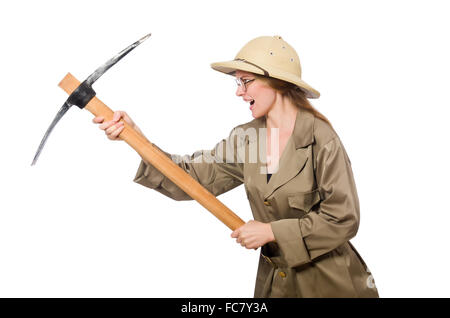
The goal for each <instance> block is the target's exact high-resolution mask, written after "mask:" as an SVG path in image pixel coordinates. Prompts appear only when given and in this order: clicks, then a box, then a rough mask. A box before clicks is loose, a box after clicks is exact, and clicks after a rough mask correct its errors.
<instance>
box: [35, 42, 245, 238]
mask: <svg viewBox="0 0 450 318" xmlns="http://www.w3.org/2000/svg"><path fill="white" fill-rule="evenodd" d="M150 35H151V34H147V35H146V36H144V37H143V38H141V39H139V40H138V41H136V42H134V43H133V44H131V45H130V46H128V47H127V48H125V49H124V50H122V51H121V52H119V53H118V54H117V55H116V56H114V57H113V58H111V59H110V60H108V61H107V62H106V63H105V64H103V65H102V66H100V67H99V68H97V69H96V70H95V71H94V73H92V74H91V75H89V76H88V78H87V79H86V80H85V81H83V82H82V83H80V82H79V81H78V80H77V79H76V78H75V77H74V76H73V75H72V74H70V73H68V74H67V75H66V76H65V77H64V78H63V79H62V81H61V82H60V83H59V84H58V85H59V87H61V88H62V89H63V90H64V91H65V92H66V93H68V94H70V96H69V98H68V99H67V100H66V101H65V102H64V104H63V106H62V107H61V109H60V110H59V111H58V113H57V114H56V117H55V119H53V121H52V123H51V124H50V127H49V128H48V129H47V131H46V133H45V135H44V137H43V138H42V141H41V143H40V145H39V147H38V150H37V152H36V155H35V156H34V159H33V162H32V164H31V165H34V164H35V163H36V161H37V159H38V157H39V154H40V153H41V150H42V148H43V147H44V145H45V142H46V141H47V138H48V136H49V135H50V133H51V132H52V130H53V128H54V127H55V125H56V124H57V123H58V121H59V120H60V119H61V117H62V116H64V114H65V113H66V112H67V110H68V109H69V108H70V107H71V106H73V105H76V106H78V107H79V108H81V109H83V108H85V109H87V110H88V111H90V112H91V113H92V114H94V115H95V116H101V117H103V118H104V119H105V121H107V120H111V119H112V118H113V115H114V112H113V111H112V110H111V109H110V108H109V107H108V106H106V105H105V104H103V103H102V102H101V101H100V99H98V98H97V97H95V95H96V93H95V91H94V90H93V89H92V84H94V82H95V81H96V80H98V79H99V78H100V77H101V76H102V75H103V74H104V73H105V72H106V71H107V70H108V69H110V68H111V67H112V66H114V64H116V63H117V62H118V61H119V60H121V59H122V58H123V57H124V56H125V55H127V54H128V53H130V52H131V51H132V50H133V49H134V48H135V47H137V46H138V45H139V44H141V43H142V42H144V41H145V40H146V39H148V38H149V37H150ZM124 126H125V127H124V129H123V130H122V132H121V133H120V138H121V139H122V140H124V141H125V142H126V143H127V144H129V145H130V146H131V147H132V148H133V149H134V150H136V152H137V153H138V154H139V155H140V156H141V157H142V158H143V159H144V160H146V161H147V162H149V163H150V164H152V165H153V166H154V167H155V168H157V169H158V170H159V171H161V173H163V174H164V175H165V176H167V177H168V178H169V179H170V180H172V181H173V182H174V183H175V184H176V185H177V186H179V187H180V188H181V189H182V190H183V191H184V192H186V193H187V194H188V195H189V196H190V197H191V198H193V199H194V200H196V201H197V202H199V203H200V204H201V205H203V206H204V207H205V208H206V209H207V210H209V211H210V212H211V213H212V214H214V215H215V216H216V217H217V218H218V219H219V220H220V221H222V222H223V223H224V224H225V225H226V226H228V227H229V228H230V229H231V230H233V231H234V230H235V229H237V228H238V227H240V226H241V225H243V224H244V221H242V219H241V218H239V216H237V215H236V214H235V213H233V211H231V210H230V209H229V208H228V207H226V206H225V205H224V204H223V203H222V202H220V201H219V200H218V199H217V198H216V197H215V196H214V195H213V194H212V193H211V192H209V191H208V190H207V189H205V188H204V187H203V186H202V185H201V184H200V183H198V182H197V181H196V180H195V179H194V178H192V177H191V176H190V175H189V174H187V173H186V172H185V171H184V170H183V169H181V168H180V167H179V166H177V165H176V164H175V163H174V162H173V161H172V160H171V159H170V158H168V157H167V156H166V155H165V154H164V153H163V152H161V151H160V150H159V149H158V148H157V147H155V146H153V144H152V143H151V142H150V141H148V140H147V139H146V138H145V137H144V136H142V135H141V134H140V133H139V132H137V131H136V130H135V129H133V128H132V127H131V126H130V125H128V124H127V123H126V122H124Z"/></svg>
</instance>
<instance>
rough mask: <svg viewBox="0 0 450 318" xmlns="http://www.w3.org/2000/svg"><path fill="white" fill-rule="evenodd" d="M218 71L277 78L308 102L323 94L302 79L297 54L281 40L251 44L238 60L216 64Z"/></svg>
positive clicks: (257, 40) (269, 38)
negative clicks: (243, 72)
mask: <svg viewBox="0 0 450 318" xmlns="http://www.w3.org/2000/svg"><path fill="white" fill-rule="evenodd" d="M211 67H212V68H213V69H215V70H216V71H219V72H222V73H225V74H228V75H234V72H235V71H236V70H241V71H246V72H251V73H255V74H260V75H264V76H268V77H273V78H277V79H280V80H283V81H286V82H289V83H293V84H295V85H297V86H298V87H299V88H300V89H301V90H303V91H304V92H305V93H306V97H308V98H319V96H320V93H319V92H318V91H316V90H315V89H314V88H312V87H311V86H309V85H308V84H307V83H306V82H305V81H303V80H302V79H301V77H302V68H301V66H300V59H299V57H298V54H297V52H296V51H295V50H294V48H293V47H292V46H290V45H289V44H288V43H287V42H286V41H284V40H283V39H282V38H281V36H279V35H275V36H260V37H257V38H255V39H253V40H251V41H250V42H248V43H247V44H246V45H245V46H244V47H243V48H242V49H241V50H240V51H239V53H238V54H237V55H236V57H235V58H234V60H232V61H226V62H217V63H212V64H211Z"/></svg>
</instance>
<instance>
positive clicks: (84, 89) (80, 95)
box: [31, 33, 151, 165]
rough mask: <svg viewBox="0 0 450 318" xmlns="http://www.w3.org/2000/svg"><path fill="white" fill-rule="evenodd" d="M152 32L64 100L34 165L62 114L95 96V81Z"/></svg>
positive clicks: (100, 69)
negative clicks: (93, 87)
mask: <svg viewBox="0 0 450 318" xmlns="http://www.w3.org/2000/svg"><path fill="white" fill-rule="evenodd" d="M150 35H151V33H149V34H147V35H146V36H144V37H142V38H141V39H139V40H138V41H136V42H134V43H133V44H131V45H130V46H128V47H126V48H125V49H124V50H122V51H120V52H119V53H118V54H116V55H115V56H114V57H113V58H111V59H109V60H108V61H107V62H106V63H105V64H103V65H102V66H100V67H99V68H97V69H96V70H95V71H94V73H92V74H91V75H89V76H88V78H86V80H84V81H83V82H82V83H81V84H80V85H79V86H78V87H77V89H76V90H74V91H73V92H72V94H70V96H69V98H67V100H66V101H65V102H64V104H63V105H62V107H61V109H60V110H59V111H58V113H57V114H56V116H55V118H54V119H53V121H52V123H51V124H50V127H48V129H47V131H46V132H45V135H44V137H43V138H42V141H41V143H40V145H39V147H38V149H37V151H36V154H35V155H34V158H33V162H32V163H31V165H34V164H35V163H36V161H37V160H38V158H39V155H40V154H41V151H42V148H44V145H45V142H46V141H47V139H48V136H49V135H50V133H51V132H52V130H53V128H54V127H55V125H56V124H57V123H58V121H59V120H60V119H61V117H62V116H64V114H65V113H66V112H67V111H68V110H69V108H70V107H72V106H73V105H75V106H78V107H80V108H81V109H82V108H84V106H86V105H87V104H88V103H89V102H90V101H91V99H92V98H94V96H95V91H94V90H93V89H92V84H94V83H95V81H97V80H98V79H99V78H100V77H101V76H102V75H103V74H104V73H105V72H106V71H107V70H109V69H110V68H111V67H113V66H114V65H115V64H116V63H117V62H119V61H120V60H121V59H122V58H123V57H124V56H125V55H127V54H128V53H130V52H131V51H132V50H133V49H134V48H135V47H137V46H138V45H139V44H141V43H142V42H144V41H145V40H147V39H148V38H149V37H150Z"/></svg>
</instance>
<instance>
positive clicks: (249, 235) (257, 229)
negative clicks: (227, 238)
mask: <svg viewBox="0 0 450 318" xmlns="http://www.w3.org/2000/svg"><path fill="white" fill-rule="evenodd" d="M231 237H232V238H236V242H237V243H240V244H241V245H242V246H243V247H245V248H248V249H257V248H258V247H261V246H263V245H264V244H266V243H268V242H272V241H275V237H274V235H273V232H272V227H271V226H270V223H262V222H258V221H254V220H251V221H248V222H247V223H245V224H244V225H242V226H241V227H240V228H238V229H236V230H235V231H233V233H231Z"/></svg>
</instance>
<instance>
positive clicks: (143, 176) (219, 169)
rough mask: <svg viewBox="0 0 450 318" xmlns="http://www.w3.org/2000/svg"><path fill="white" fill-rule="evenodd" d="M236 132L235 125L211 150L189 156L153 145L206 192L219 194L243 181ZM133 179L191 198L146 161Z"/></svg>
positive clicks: (163, 190) (149, 186)
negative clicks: (171, 152)
mask: <svg viewBox="0 0 450 318" xmlns="http://www.w3.org/2000/svg"><path fill="white" fill-rule="evenodd" d="M235 131H236V127H235V128H233V130H232V131H231V132H230V134H229V136H228V138H226V139H223V140H222V141H220V142H219V143H217V144H216V146H215V147H214V148H213V149H211V150H199V151H196V152H194V153H193V154H192V155H184V156H180V155H176V154H170V153H168V152H165V151H164V150H162V149H161V148H159V147H158V146H156V145H155V144H153V146H155V147H157V148H158V149H159V150H161V151H162V152H163V153H164V154H165V155H166V156H167V157H168V158H170V159H171V160H172V161H174V162H175V163H176V164H177V165H178V166H179V167H180V168H182V169H183V170H184V171H185V172H186V173H188V174H189V175H191V176H192V177H193V178H194V179H195V180H196V181H198V182H199V183H200V184H201V185H202V186H204V187H205V188H206V189H207V190H208V191H210V192H211V193H212V194H214V195H215V196H218V195H219V194H222V193H224V192H227V191H229V190H231V189H233V188H235V187H237V186H238V185H240V184H242V183H243V182H244V176H243V163H242V162H241V160H240V158H241V157H240V155H239V154H240V151H241V147H240V145H241V142H240V138H239V136H238V135H236V133H235ZM133 181H134V182H136V183H138V184H141V185H143V186H145V187H148V188H151V189H154V190H156V191H158V192H160V193H162V194H164V195H166V196H168V197H170V198H172V199H174V200H177V201H181V200H192V198H191V197H190V196H189V195H188V194H187V193H186V192H184V191H183V190H182V189H181V188H180V187H178V186H177V185H176V184H175V183H173V182H172V181H171V180H170V179H169V178H167V177H166V176H165V175H164V174H162V173H161V172H160V171H159V170H158V169H156V168H155V167H154V166H153V165H151V164H150V163H148V162H146V161H145V160H141V163H140V165H139V168H138V170H137V173H136V176H135V178H134V180H133Z"/></svg>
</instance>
